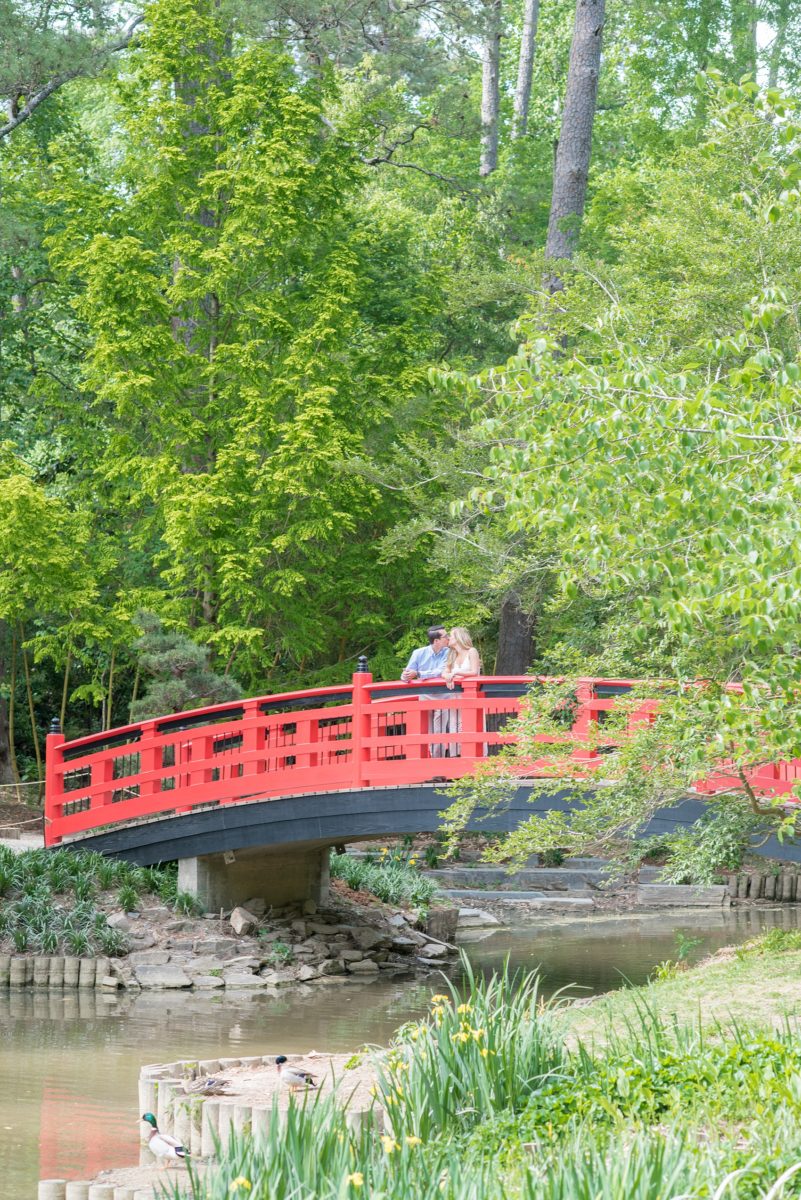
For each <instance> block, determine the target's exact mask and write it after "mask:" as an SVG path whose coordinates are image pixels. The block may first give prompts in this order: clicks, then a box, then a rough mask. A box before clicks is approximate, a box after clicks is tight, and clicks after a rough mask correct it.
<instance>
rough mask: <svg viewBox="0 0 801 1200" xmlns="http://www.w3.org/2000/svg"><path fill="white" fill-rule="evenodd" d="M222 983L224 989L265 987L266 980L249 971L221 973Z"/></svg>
mask: <svg viewBox="0 0 801 1200" xmlns="http://www.w3.org/2000/svg"><path fill="white" fill-rule="evenodd" d="M223 983H224V984H225V986H226V988H260V987H266V980H265V979H263V978H262V976H261V975H253V974H252V973H251V972H250V971H223Z"/></svg>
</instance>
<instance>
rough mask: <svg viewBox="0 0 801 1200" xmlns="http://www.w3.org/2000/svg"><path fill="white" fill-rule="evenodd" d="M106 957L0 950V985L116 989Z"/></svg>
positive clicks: (117, 982) (114, 979)
mask: <svg viewBox="0 0 801 1200" xmlns="http://www.w3.org/2000/svg"><path fill="white" fill-rule="evenodd" d="M112 970H113V968H112V965H111V959H109V958H101V957H98V958H71V957H66V956H60V955H49V956H31V955H25V954H0V988H6V987H33V988H43V989H44V988H48V989H55V988H99V989H101V990H103V991H115V990H116V989H117V987H118V986H119V980H118V979H117V977H116V975H114V974H112Z"/></svg>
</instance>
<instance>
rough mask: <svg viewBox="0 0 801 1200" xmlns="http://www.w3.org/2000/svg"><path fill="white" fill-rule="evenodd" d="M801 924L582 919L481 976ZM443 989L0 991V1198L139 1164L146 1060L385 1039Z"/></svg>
mask: <svg viewBox="0 0 801 1200" xmlns="http://www.w3.org/2000/svg"><path fill="white" fill-rule="evenodd" d="M799 924H801V906H800V907H799V908H796V907H788V908H777V909H724V910H716V911H710V910H708V909H703V910H695V911H690V910H684V911H682V912H681V913H676V912H673V913H670V914H659V915H648V914H643V915H640V916H637V917H620V916H610V917H594V918H588V919H575V918H573V919H568V920H562V921H559V922H558V923H553V922H552V923H551V924H550V925H549V926H547V927H545V928H542V927H540V928H534V929H533V928H531V927H529V928H525V929H519V930H513V931H510V932H504V933H499V934H493V935H492V936H491V937H489V938H487V939H486V940H484V941H481V942H478V943H476V944H474V945H471V946H469V947H468V952H469V954H470V958H471V960H472V961H473V963H474V964H475V965H476V966H478V967H479V968H480V969H481V970H486V971H490V970H492V969H493V968H495V967H497V966H499V965H500V964H501V963H502V962H503V960H504V958H505V956H506V955H507V954H508V955H509V957H510V960H511V962H512V964H513V965H514V966H521V967H525V968H528V969H530V968H533V967H536V966H540V967H541V968H542V971H543V976H544V984H545V988H546V990H547V991H553V990H556V989H557V988H560V987H563V986H565V985H567V984H573V985H578V986H579V987H581V988H582V989H583V994H591V993H595V992H599V991H606V990H608V989H610V988H614V987H619V986H621V985H622V984H623V983H624V982H625V980H626V979H628V980H630V981H631V982H633V983H639V982H642V981H643V980H644V979H645V978H646V977H647V975H648V974H649V972H650V971H651V970H652V969H653V967H654V965H655V964H656V963H657V962H660V961H662V960H663V959H666V958H675V957H676V954H677V944H676V930H677V929H679V930H681V931H682V933H683V936H684V937H685V938H688V939H689V938H698V939H699V944H698V945H697V946H696V947H695V948H694V950H693V952H692V956H691V957H693V958H698V957H700V956H702V955H704V954H707V953H709V952H710V951H711V950H713V949H715V948H717V947H718V946H722V945H725V944H727V943H730V942H736V941H743V940H745V939H747V938H749V937H752V936H754V935H756V934H757V933H759V932H761V931H763V930H766V929H768V928H772V927H774V926H776V925H778V926H784V927H787V928H797V927H799ZM432 985H433V987H434V988H435V989H436V988H437V986H438V985H437V976H433V977H432V979H431V980H429V981H428V982H421V981H419V980H410V979H398V978H395V979H391V980H388V979H381V980H380V981H378V982H374V983H365V982H363V981H359V980H356V979H353V980H348V981H340V980H337V979H336V978H335V979H333V980H331V982H329V983H326V984H320V985H317V986H315V987H305V988H301V989H299V990H297V991H293V992H291V993H290V992H288V991H276V992H273V993H270V994H269V995H265V994H260V995H258V996H254V995H253V994H252V993H243V994H242V995H233V996H232V995H231V994H229V995H228V996H221V995H219V993H215V994H214V995H213V996H208V995H203V994H199V995H195V994H185V993H156V992H148V993H143V994H140V995H139V996H135V997H125V996H123V997H120V998H117V997H110V998H107V997H106V996H105V995H103V994H99V995H98V994H96V993H94V992H87V993H80V992H71V993H65V994H59V993H52V994H51V993H49V992H45V991H43V992H33V991H31V990H27V989H26V990H20V991H14V992H5V993H3V992H0V1030H2V1054H1V1055H0V1177H1V1178H2V1179H3V1180H4V1189H3V1194H4V1195H7V1196H9V1197H13V1198H14V1200H17V1198H19V1200H24V1198H25V1197H28V1196H31V1197H32V1196H35V1194H36V1180H37V1179H39V1178H47V1177H50V1178H53V1177H56V1178H67V1179H70V1178H72V1179H76V1178H78V1179H80V1178H83V1179H85V1178H89V1177H91V1176H92V1175H94V1174H95V1173H96V1172H97V1171H98V1170H101V1169H102V1168H103V1167H106V1166H110V1165H112V1164H113V1165H115V1166H125V1165H130V1164H135V1163H136V1162H138V1159H139V1145H138V1120H137V1118H138V1113H137V1089H136V1084H137V1079H138V1075H139V1068H140V1066H141V1064H142V1063H146V1062H160V1061H170V1060H174V1059H180V1058H198V1057H199V1058H204V1057H206V1058H216V1057H218V1056H220V1055H222V1056H223V1057H226V1056H227V1057H238V1056H240V1055H241V1056H245V1055H249V1054H268V1053H275V1054H280V1053H292V1052H297V1051H302V1052H306V1051H309V1050H312V1049H317V1050H332V1051H344V1050H351V1049H354V1048H356V1047H358V1046H360V1045H362V1044H363V1043H365V1042H373V1043H383V1042H385V1041H386V1040H387V1038H388V1037H389V1036H390V1034H391V1033H392V1031H393V1030H394V1029H395V1028H397V1026H398V1025H400V1024H401V1023H402V1022H403V1021H406V1020H410V1019H411V1018H413V1017H415V1016H417V1015H419V1014H420V1013H421V1012H422V1011H424V1010H425V1008H426V1005H427V1001H428V997H429V996H430V994H431V990H432Z"/></svg>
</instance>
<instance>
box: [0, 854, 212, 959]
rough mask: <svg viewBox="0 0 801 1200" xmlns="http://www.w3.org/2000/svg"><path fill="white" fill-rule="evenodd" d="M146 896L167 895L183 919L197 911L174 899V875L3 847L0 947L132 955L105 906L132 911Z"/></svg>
mask: <svg viewBox="0 0 801 1200" xmlns="http://www.w3.org/2000/svg"><path fill="white" fill-rule="evenodd" d="M114 887H117V888H118V892H117V895H116V896H109V895H108V893H109V892H111V891H112V890H113V888H114ZM145 888H149V890H151V891H152V892H155V893H157V894H158V893H159V892H160V891H161V890H163V891H164V892H165V894H168V895H169V896H170V897H171V899H172V901H173V902H174V904H175V908H176V911H178V912H186V913H187V914H189V915H195V914H196V913H197V912H198V911H199V908H198V904H197V901H196V900H195V898H194V897H193V896H186V894H185V893H177V891H176V870H175V868H174V867H172V868H166V869H165V868H159V867H150V868H147V870H146V871H141V870H140V868H138V867H135V866H133V865H132V864H131V863H126V862H123V861H122V860H119V859H108V858H105V857H104V856H103V855H101V854H97V853H94V852H91V853H87V852H85V851H84V852H82V851H71V850H64V849H61V850H55V851H47V850H26V851H22V852H21V853H15V852H14V851H13V850H10V849H9V848H8V847H5V846H0V944H3V943H5V944H6V945H13V948H14V949H15V950H16V951H17V952H18V953H24V952H30V951H33V952H35V953H39V954H57V953H59V952H60V953H67V954H73V955H79V956H81V955H97V954H104V955H108V956H110V957H119V956H121V955H124V954H127V953H128V950H129V944H128V939H127V937H126V936H125V934H124V933H122V932H121V931H120V930H118V929H115V928H113V927H112V926H110V925H109V924H108V921H107V918H106V912H105V911H104V907H103V906H104V905H105V907H114V906H116V905H117V904H118V905H119V906H120V907H122V908H123V909H127V910H133V909H135V908H137V907H138V906H139V903H140V893H141V891H143V890H144V889H145ZM104 893H105V895H104Z"/></svg>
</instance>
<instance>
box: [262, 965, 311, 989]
mask: <svg viewBox="0 0 801 1200" xmlns="http://www.w3.org/2000/svg"><path fill="white" fill-rule="evenodd" d="M301 970H302V967H281V968H279V969H278V970H277V971H272V970H269V969H267V970H265V971H262V972H261V975H260V976H259V978H260V979H263V980H264V984H265V986H266V987H286V986H287V985H288V984H290V983H296V982H297V979H298V975H299V973H300V971H301Z"/></svg>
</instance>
